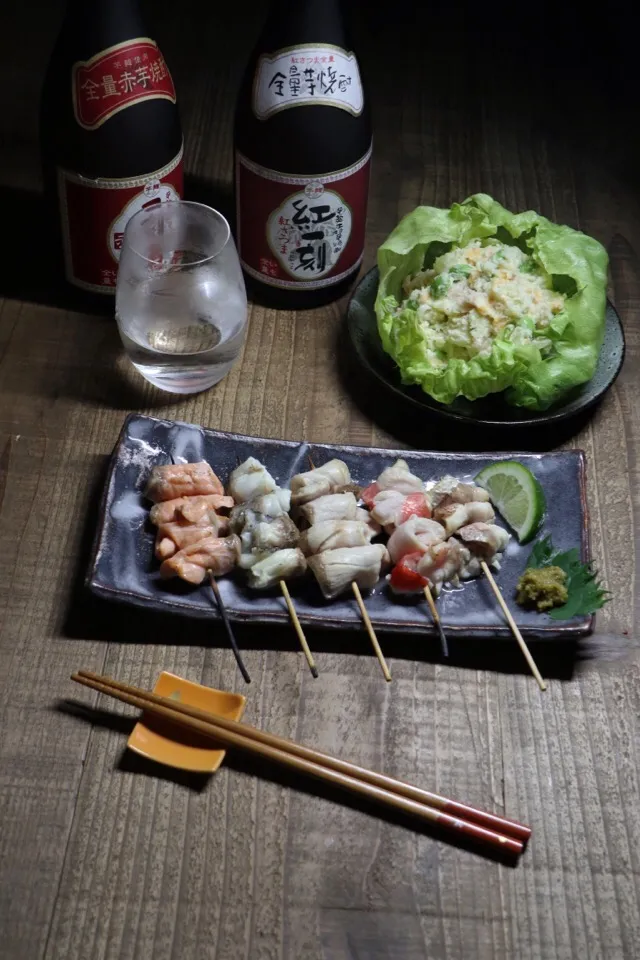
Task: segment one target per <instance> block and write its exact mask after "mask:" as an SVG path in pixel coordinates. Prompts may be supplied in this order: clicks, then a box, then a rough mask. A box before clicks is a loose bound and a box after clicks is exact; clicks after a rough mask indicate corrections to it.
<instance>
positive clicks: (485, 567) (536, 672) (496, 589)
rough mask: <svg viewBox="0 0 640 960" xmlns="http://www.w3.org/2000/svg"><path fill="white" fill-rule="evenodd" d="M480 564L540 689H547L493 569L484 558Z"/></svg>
mask: <svg viewBox="0 0 640 960" xmlns="http://www.w3.org/2000/svg"><path fill="white" fill-rule="evenodd" d="M480 566H481V567H482V571H483V573H484V575H485V577H486V578H487V580H488V581H489V584H490V586H491V589H492V590H493V592H494V594H495V597H496V600H497V601H498V603H499V605H500V608H501V610H502V612H503V613H504V615H505V619H506V621H507V623H508V624H509V626H510V627H511V632H512V633H513V635H514V637H515V638H516V640H517V641H518V645H519V647H520V649H521V650H522V653H523V654H524V658H525V660H526V661H527V663H528V665H529V669H530V670H531V673H532V674H533V675H534V677H535V678H536V680H537V681H538V686H539V687H540V689H541V690H546V689H547V685H546V683H545V682H544V680H543V679H542V674H541V673H540V671H539V670H538V667H537V665H536V662H535V660H534V659H533V657H532V656H531V651H530V650H529V647H528V646H527V644H526V643H525V639H524V637H523V636H522V634H521V633H520V630H519V628H518V624H517V623H516V622H515V620H514V619H513V617H512V615H511V611H510V610H509V607H508V606H507V604H506V601H505V599H504V597H503V596H502V591H501V590H500V588H499V587H498V584H497V583H496V581H495V580H494V578H493V574H492V573H491V570H490V569H489V567H488V565H487V563H486V562H485V561H484V560H481V561H480Z"/></svg>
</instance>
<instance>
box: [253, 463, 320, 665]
mask: <svg viewBox="0 0 640 960" xmlns="http://www.w3.org/2000/svg"><path fill="white" fill-rule="evenodd" d="M236 465H237V466H240V457H239V456H238V455H236ZM280 590H281V591H282V596H283V597H284V601H285V603H286V605H287V610H288V612H289V617H290V619H291V623H292V624H293V629H294V630H295V632H296V634H297V637H298V640H299V641H300V646H301V647H302V652H303V653H304V655H305V657H306V658H307V663H308V664H309V670H310V671H311V676H312V677H313V678H314V680H317V679H318V668H317V667H316V664H315V660H314V659H313V654H312V653H311V650H310V648H309V644H308V643H307V638H306V637H305V635H304V631H303V629H302V626H301V624H300V620H299V619H298V613H297V611H296V608H295V607H294V605H293V600H292V599H291V594H290V593H289V588H288V587H287V584H286V583H285V581H284V580H280Z"/></svg>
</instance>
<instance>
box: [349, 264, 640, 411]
mask: <svg viewBox="0 0 640 960" xmlns="http://www.w3.org/2000/svg"><path fill="white" fill-rule="evenodd" d="M377 291H378V268H377V267H374V268H373V270H370V271H369V273H367V274H366V275H365V276H364V277H363V278H362V280H361V281H360V283H359V284H358V286H357V287H356V289H355V290H354V292H353V295H352V297H351V300H350V301H349V307H348V309H347V329H348V332H349V337H350V339H351V343H352V345H353V348H354V351H355V353H356V356H357V358H358V360H359V362H360V363H361V364H362V365H363V366H364V367H366V368H367V370H368V371H369V372H370V373H371V374H373V376H374V377H376V378H377V380H379V381H380V382H381V383H382V384H384V386H385V387H386V388H387V389H388V390H390V391H391V392H392V393H394V394H395V395H396V397H400V398H401V399H402V400H404V401H407V402H408V403H410V404H411V405H412V406H413V407H414V408H415V407H419V408H420V409H421V410H422V411H423V412H424V411H426V410H428V411H429V412H430V413H431V414H433V415H435V416H438V417H443V418H445V419H447V420H456V421H464V422H466V423H476V424H483V425H486V426H491V427H504V428H512V427H523V426H539V425H540V424H545V423H554V422H558V421H560V420H568V419H569V418H570V417H574V416H576V415H577V414H579V413H582V412H583V411H585V410H587V409H588V408H589V407H591V406H593V405H594V404H595V403H597V402H598V400H600V398H601V397H602V396H604V394H605V393H606V392H607V390H608V389H609V387H610V386H611V385H612V383H613V382H614V380H615V379H616V377H617V376H618V374H619V373H620V368H621V367H622V362H623V360H624V350H625V344H624V333H623V330H622V322H621V320H620V317H619V316H618V314H617V313H616V311H615V308H614V306H613V304H611V303H609V301H607V314H606V323H605V331H604V343H603V345H602V350H601V351H600V358H599V360H598V366H597V368H596V372H595V374H594V376H593V377H592V378H591V380H590V381H589V382H588V383H585V384H583V385H582V386H581V387H576V389H575V390H573V391H572V392H571V394H569V396H568V397H566V398H565V399H564V401H563V402H562V403H559V404H557V405H556V406H554V407H551V408H550V409H549V410H544V411H540V412H536V411H535V410H527V409H525V408H523V407H512V406H510V405H509V404H508V403H506V401H505V399H504V396H503V394H500V393H494V394H490V395H489V396H488V397H483V398H482V399H480V400H466V399H465V398H464V397H458V398H457V399H456V400H454V402H453V403H451V404H448V405H445V404H442V403H438V402H437V401H436V400H434V399H433V398H432V397H430V396H429V395H428V394H427V393H425V392H424V391H423V390H421V389H420V387H414V386H406V385H405V384H403V383H402V381H401V379H400V373H399V371H398V368H397V366H396V364H395V363H394V362H393V360H392V359H391V357H389V356H388V355H387V354H386V353H385V352H384V350H383V349H382V343H381V341H380V337H379V336H378V327H377V320H376V314H375V310H374V308H373V305H374V303H375V299H376V293H377Z"/></svg>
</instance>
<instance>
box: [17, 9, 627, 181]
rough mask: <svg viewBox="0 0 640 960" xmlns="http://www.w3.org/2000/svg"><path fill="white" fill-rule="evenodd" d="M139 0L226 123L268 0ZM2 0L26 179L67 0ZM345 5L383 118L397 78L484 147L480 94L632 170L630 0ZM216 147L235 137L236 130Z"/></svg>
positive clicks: (186, 107) (182, 86) (186, 105)
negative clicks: (204, 81) (454, 114)
mask: <svg viewBox="0 0 640 960" xmlns="http://www.w3.org/2000/svg"><path fill="white" fill-rule="evenodd" d="M142 5H143V8H144V10H145V12H146V14H147V21H148V25H149V29H150V32H151V33H152V35H153V36H154V37H155V38H156V39H157V40H158V42H159V44H160V46H161V48H162V49H163V51H164V53H165V56H166V59H167V60H168V61H169V64H170V67H171V70H172V72H173V74H174V78H175V81H176V86H177V88H178V93H179V95H180V94H181V93H182V92H183V91H185V94H184V96H183V97H181V106H182V111H183V114H184V116H185V119H187V118H188V117H189V115H190V114H191V111H201V110H211V111H212V110H214V109H215V110H216V111H217V112H218V114H221V113H224V115H225V117H228V130H229V133H230V131H231V122H232V108H233V104H232V103H229V102H218V100H217V97H216V78H217V77H220V75H221V74H223V75H231V76H232V77H233V78H234V79H235V80H236V82H237V81H239V77H240V74H241V71H242V69H243V65H244V62H245V60H246V58H247V56H248V54H249V51H250V49H251V47H252V45H253V43H254V41H255V39H256V37H257V34H258V32H259V29H260V24H261V22H262V19H263V17H264V12H265V10H266V4H265V3H264V2H260V0H244V2H242V3H220V2H217V3H216V2H212V0H202V2H197V0H183V2H181V3H176V2H175V0H171V2H169V0H144V2H143V4H142ZM3 7H4V10H3V12H2V15H1V17H0V27H1V29H0V90H1V91H2V114H1V116H0V176H1V178H2V181H1V182H2V184H3V185H5V186H15V187H21V186H27V187H29V188H31V187H32V186H33V184H34V181H35V178H36V177H37V175H38V164H37V151H36V139H37V104H38V98H39V94H40V89H41V84H42V78H43V75H44V70H45V66H46V61H47V58H48V55H49V52H50V50H51V47H52V45H53V42H54V39H55V35H56V32H57V29H58V27H59V25H60V22H61V19H62V14H63V10H64V3H63V2H62V0H39V2H36V0H31V2H24V3H15V2H12V3H8V2H7V3H5V4H3ZM345 7H346V8H347V9H348V10H349V12H350V15H351V18H352V22H353V33H354V39H355V46H356V49H358V48H360V50H359V52H360V54H361V58H362V61H363V63H362V68H363V72H364V75H365V78H366V80H367V81H368V86H369V90H370V93H371V98H372V105H373V110H374V120H375V114H376V109H381V108H382V107H383V106H384V105H385V104H387V103H390V104H392V103H393V101H394V91H396V93H397V92H399V91H402V90H404V89H405V88H406V85H407V84H409V85H412V86H413V88H414V89H415V96H416V101H417V100H421V101H424V102H425V103H428V104H429V109H435V110H436V111H438V112H441V113H446V112H451V111H452V110H455V109H456V108H462V109H461V110H460V121H461V125H462V126H461V133H463V134H466V136H467V140H466V141H465V143H464V148H465V149H471V150H473V149H474V148H477V146H478V143H477V141H475V140H474V138H475V135H476V133H477V130H476V129H474V123H473V121H474V118H475V120H476V121H479V120H481V114H482V105H483V102H485V103H486V102H487V101H489V102H491V104H492V106H493V107H494V108H495V107H496V106H499V108H500V111H501V114H502V116H503V119H504V122H505V124H509V123H514V122H517V123H523V122H527V123H530V124H531V125H532V126H533V127H538V128H540V129H544V130H545V131H546V132H549V131H552V130H555V131H556V133H558V134H559V135H562V136H570V137H572V138H574V140H575V142H576V144H577V145H579V146H580V148H581V149H586V150H588V151H589V153H598V154H600V155H601V159H602V162H605V163H614V162H615V163H616V164H617V165H618V167H619V166H620V164H621V161H622V160H624V159H626V161H627V162H626V163H623V164H622V166H624V167H627V168H628V169H629V171H633V173H634V174H635V158H636V156H637V151H636V146H637V114H638V110H637V96H638V86H639V83H638V59H639V53H640V49H639V44H638V41H637V38H636V32H635V27H634V20H633V19H632V17H631V11H632V10H633V8H632V7H631V5H630V4H629V3H626V2H624V0H613V2H609V3H606V4H599V5H598V6H597V7H596V8H594V10H593V12H589V11H588V10H587V9H586V7H585V6H581V5H576V4H568V3H566V2H562V0H561V2H559V3H555V4H554V3H543V4H531V3H524V4H522V3H520V4H516V3H515V2H512V3H506V2H504V0H491V2H489V3H481V2H477V3H471V2H460V0H453V2H448V3H428V2H425V3H413V2H411V0H409V2H407V0H404V2H395V3H392V2H389V0H386V2H381V3H380V4H379V5H378V6H376V5H375V4H373V3H370V2H357V0H351V2H347V3H346V4H345ZM194 71H195V72H197V73H198V74H200V75H202V74H205V75H206V76H208V77H210V82H209V85H208V89H209V95H210V96H209V101H208V103H207V104H194V103H191V102H189V99H188V95H187V94H186V90H187V88H188V78H189V74H191V73H192V72H194ZM191 86H192V87H194V86H196V85H193V84H191ZM395 99H396V101H397V99H398V98H397V96H396V98H395ZM470 121H471V122H470ZM614 131H615V132H614ZM191 146H192V147H193V146H194V145H191ZM211 147H212V148H213V149H215V145H214V144H212V145H211ZM219 147H220V148H221V149H226V147H227V143H226V142H225V143H224V144H220V145H219ZM212 159H213V158H212ZM398 159H399V160H401V159H402V158H398ZM405 159H407V158H405ZM214 165H215V166H217V164H214ZM229 172H230V171H229ZM453 199H459V198H458V197H451V200H453ZM498 199H501V198H498Z"/></svg>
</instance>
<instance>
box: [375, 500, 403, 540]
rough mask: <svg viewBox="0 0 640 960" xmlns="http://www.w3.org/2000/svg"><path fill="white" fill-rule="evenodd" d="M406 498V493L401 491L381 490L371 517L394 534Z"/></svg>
mask: <svg viewBox="0 0 640 960" xmlns="http://www.w3.org/2000/svg"><path fill="white" fill-rule="evenodd" d="M404 498H405V495H404V493H400V491H399V490H381V491H380V492H379V493H377V494H376V496H375V497H374V499H373V506H372V508H371V516H372V517H373V519H374V520H375V521H376V523H379V524H380V526H381V527H384V529H385V531H386V532H387V533H393V531H394V529H395V526H396V520H397V518H398V515H399V513H400V510H401V509H402V504H403V503H404Z"/></svg>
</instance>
